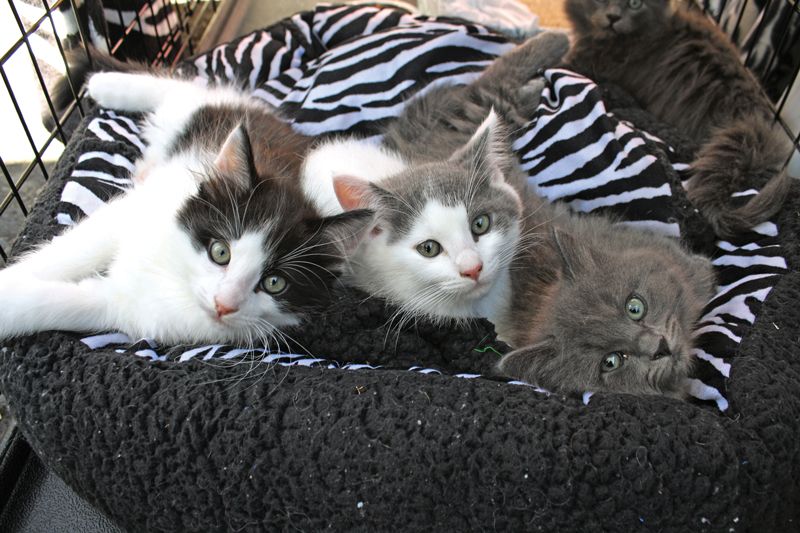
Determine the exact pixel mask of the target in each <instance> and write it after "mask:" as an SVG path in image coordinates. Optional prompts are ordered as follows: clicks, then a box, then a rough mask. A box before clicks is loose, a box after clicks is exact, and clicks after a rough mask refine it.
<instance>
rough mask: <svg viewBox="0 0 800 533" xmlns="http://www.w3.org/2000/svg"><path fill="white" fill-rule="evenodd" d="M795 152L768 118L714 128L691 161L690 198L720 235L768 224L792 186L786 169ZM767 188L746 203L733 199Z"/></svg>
mask: <svg viewBox="0 0 800 533" xmlns="http://www.w3.org/2000/svg"><path fill="white" fill-rule="evenodd" d="M790 150H791V148H790V147H789V146H787V142H786V140H785V139H784V138H783V136H782V135H781V134H780V133H779V132H776V131H774V130H773V128H772V127H771V126H770V124H769V123H768V121H766V120H759V119H757V120H752V119H750V120H740V121H737V122H735V123H733V124H731V125H730V126H727V127H725V128H720V129H718V130H716V131H715V132H714V133H713V134H712V137H711V139H710V140H709V142H707V143H706V144H704V145H703V147H702V148H701V149H700V152H699V154H698V156H697V158H696V159H695V161H694V163H693V165H692V166H693V176H692V180H691V182H690V186H689V190H688V196H689V200H690V201H691V202H692V203H693V204H694V205H695V206H696V207H697V208H698V209H699V210H700V212H701V213H702V214H703V215H705V217H706V218H707V219H708V221H709V222H710V223H711V225H712V226H713V227H714V230H715V231H716V233H717V235H719V236H720V237H732V236H734V235H737V234H740V233H742V232H746V231H748V230H749V229H750V228H752V227H753V226H755V225H757V224H760V223H762V222H765V221H767V220H768V219H769V218H770V217H771V216H773V215H774V214H776V213H777V212H778V211H779V210H780V209H781V206H782V205H783V201H784V200H785V198H786V195H787V194H788V191H789V188H790V187H791V184H792V178H791V177H790V176H789V175H788V174H787V172H786V169H784V168H783V167H784V163H785V162H786V160H787V158H788V156H789V152H790ZM764 180H767V182H766V184H765V185H764V186H763V187H762V188H761V190H760V192H759V193H758V194H757V195H755V196H752V197H750V199H749V200H748V201H747V203H745V204H744V205H741V206H739V207H734V206H733V205H732V203H733V202H732V198H731V197H732V195H733V194H734V193H737V192H742V191H744V190H746V189H749V188H751V187H752V186H754V185H756V186H757V184H759V183H763V182H764Z"/></svg>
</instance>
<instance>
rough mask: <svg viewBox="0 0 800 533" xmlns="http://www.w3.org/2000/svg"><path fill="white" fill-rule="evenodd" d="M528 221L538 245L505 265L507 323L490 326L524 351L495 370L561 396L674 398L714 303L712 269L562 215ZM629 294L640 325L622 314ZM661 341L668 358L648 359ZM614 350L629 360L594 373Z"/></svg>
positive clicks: (675, 250) (679, 252)
mask: <svg viewBox="0 0 800 533" xmlns="http://www.w3.org/2000/svg"><path fill="white" fill-rule="evenodd" d="M526 221H527V223H526V232H528V233H529V232H531V231H535V232H537V233H538V234H539V235H540V239H541V241H540V244H539V245H537V246H535V247H532V248H530V249H528V250H524V251H523V253H521V254H520V255H518V257H517V258H516V259H515V261H514V263H513V264H512V284H513V286H514V292H513V298H512V302H511V309H510V311H509V314H508V317H509V319H508V322H507V323H506V324H501V325H499V326H498V330H499V331H500V332H501V333H503V335H504V338H505V339H506V340H507V341H508V342H509V343H510V344H511V345H512V346H515V347H523V348H521V349H518V350H515V351H513V352H511V353H510V354H508V355H506V356H505V357H504V358H503V359H502V360H501V361H500V364H499V365H498V369H499V371H500V372H501V373H502V374H504V375H506V376H509V377H514V378H518V379H524V380H526V381H529V382H531V383H535V384H537V385H539V386H541V387H543V388H547V389H550V390H558V391H564V392H583V391H614V392H627V393H631V394H668V395H672V396H681V395H682V392H681V391H682V387H683V380H684V378H685V377H686V376H687V375H688V372H689V370H690V367H691V364H690V363H691V357H690V349H691V347H692V337H693V328H694V325H695V323H696V322H697V319H698V318H699V317H700V316H701V313H702V310H703V308H704V306H705V304H706V302H708V300H709V299H710V298H711V296H712V295H713V289H714V276H713V271H712V267H711V262H710V261H709V260H708V259H706V258H704V257H700V256H696V255H690V254H688V253H687V252H686V251H684V250H683V249H682V248H681V247H680V246H679V245H678V244H677V243H676V242H675V241H673V240H671V239H669V238H666V237H662V236H659V235H655V234H650V233H646V232H641V231H637V230H633V229H630V228H626V227H625V226H623V225H618V224H613V223H612V221H611V220H610V219H607V218H605V217H600V216H577V215H574V214H570V213H568V212H567V211H566V209H564V208H562V207H560V206H555V207H552V208H550V209H547V208H546V207H545V206H542V207H541V208H540V209H539V210H538V211H537V212H536V213H534V214H533V215H530V216H528V217H527V218H526ZM631 295H638V296H640V297H641V298H643V299H644V300H645V301H646V304H647V313H646V315H645V317H644V318H643V319H642V320H640V321H635V320H632V319H631V318H630V317H629V316H628V315H627V314H626V312H625V303H626V301H627V299H628V298H629V297H630V296H631ZM662 338H663V339H664V340H665V341H666V346H667V347H668V350H669V352H670V356H669V357H659V358H657V359H653V356H654V355H656V354H659V353H660V352H661V351H663V347H664V345H663V344H662ZM660 348H661V349H662V350H660ZM617 351H618V352H622V353H625V354H626V355H627V356H628V357H627V359H625V361H624V364H623V366H622V367H621V368H619V369H618V370H615V371H613V372H602V371H601V364H602V361H603V359H604V358H605V357H606V356H607V355H609V354H611V353H612V352H617Z"/></svg>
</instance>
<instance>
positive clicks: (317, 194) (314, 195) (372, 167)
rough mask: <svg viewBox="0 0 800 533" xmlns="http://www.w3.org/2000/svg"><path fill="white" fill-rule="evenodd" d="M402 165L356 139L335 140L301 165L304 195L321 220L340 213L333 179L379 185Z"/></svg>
mask: <svg viewBox="0 0 800 533" xmlns="http://www.w3.org/2000/svg"><path fill="white" fill-rule="evenodd" d="M406 167H407V165H406V163H405V161H403V159H402V158H401V157H400V156H399V155H398V154H395V153H393V152H391V151H390V150H387V149H386V148H383V147H381V146H377V145H375V144H373V143H370V142H368V141H363V140H359V139H334V140H332V141H328V142H325V143H323V144H321V145H319V146H318V147H316V148H315V149H314V150H312V151H311V152H310V153H309V154H308V157H306V160H305V162H304V163H303V170H302V173H301V183H302V187H303V194H305V196H306V198H308V199H309V200H310V201H311V202H312V203H313V205H314V207H316V208H317V210H318V211H319V212H320V213H321V214H322V215H324V216H331V215H336V214H339V213H341V212H342V206H341V205H339V200H337V199H336V193H335V192H334V190H333V178H334V177H336V176H356V177H359V178H363V179H366V180H369V181H373V182H378V181H380V180H381V179H383V178H386V177H389V176H392V175H394V174H398V173H400V172H402V171H403V170H405V169H406Z"/></svg>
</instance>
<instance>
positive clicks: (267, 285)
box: [260, 275, 287, 294]
mask: <svg viewBox="0 0 800 533" xmlns="http://www.w3.org/2000/svg"><path fill="white" fill-rule="evenodd" d="M286 285H287V283H286V278H282V277H281V276H275V275H272V276H264V278H263V279H262V280H261V287H260V288H261V290H263V291H264V292H268V293H270V294H280V293H282V292H283V291H285V290H286Z"/></svg>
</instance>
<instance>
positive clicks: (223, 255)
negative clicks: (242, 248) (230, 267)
mask: <svg viewBox="0 0 800 533" xmlns="http://www.w3.org/2000/svg"><path fill="white" fill-rule="evenodd" d="M208 257H209V258H210V259H211V260H212V261H214V262H215V263H216V264H218V265H223V266H224V265H227V264H228V263H230V262H231V249H230V247H229V246H228V245H227V244H226V243H224V242H222V241H211V244H209V245H208Z"/></svg>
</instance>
